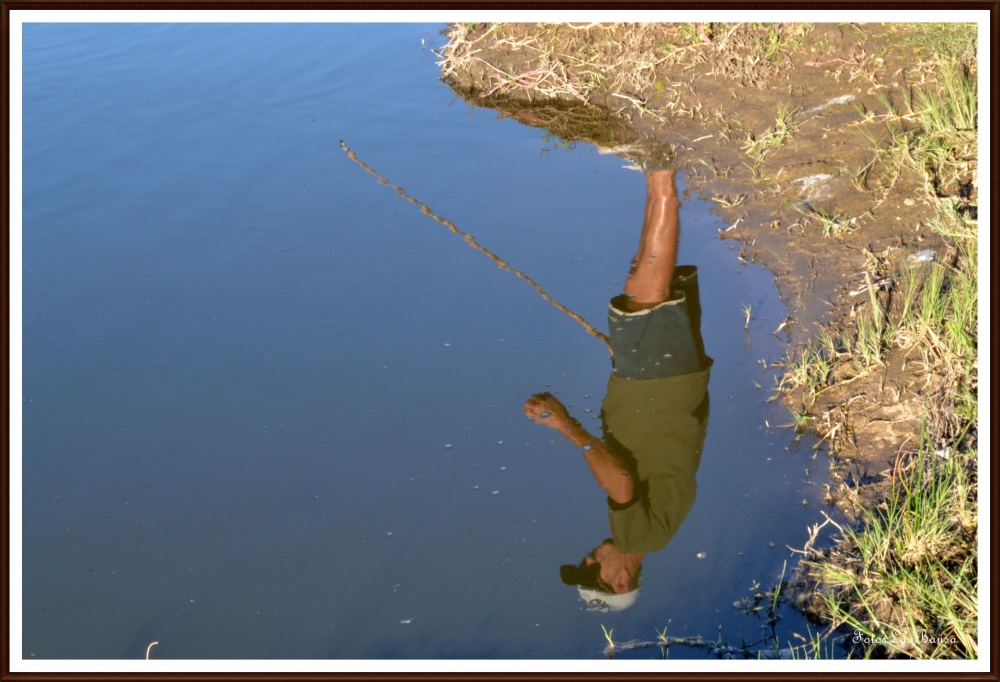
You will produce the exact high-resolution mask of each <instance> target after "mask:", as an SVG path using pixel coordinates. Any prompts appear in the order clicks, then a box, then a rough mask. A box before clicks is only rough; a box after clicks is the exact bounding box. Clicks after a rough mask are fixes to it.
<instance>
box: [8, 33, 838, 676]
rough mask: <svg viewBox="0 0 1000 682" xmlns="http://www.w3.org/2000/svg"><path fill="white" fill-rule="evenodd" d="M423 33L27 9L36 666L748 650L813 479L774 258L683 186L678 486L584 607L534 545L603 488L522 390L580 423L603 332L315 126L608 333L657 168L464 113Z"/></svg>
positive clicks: (585, 539)
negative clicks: (630, 595) (758, 258)
mask: <svg viewBox="0 0 1000 682" xmlns="http://www.w3.org/2000/svg"><path fill="white" fill-rule="evenodd" d="M440 28H441V27H440V26H436V25H413V24H410V25H370V26H362V25H305V24H303V25H196V24H190V25H183V24H181V25H156V24H148V25H87V24H78V25H58V24H48V25H28V26H26V27H25V29H24V113H23V116H24V149H25V153H24V227H23V231H24V233H23V243H24V253H23V272H24V274H23V302H24V317H23V325H24V328H23V347H24V351H23V352H24V356H23V358H24V359H23V376H24V402H23V410H24V412H23V466H24V478H23V488H22V490H23V513H24V519H23V530H24V544H23V552H24V558H23V569H24V579H23V598H24V605H23V636H24V639H23V655H24V657H25V658H31V657H34V658H141V657H142V656H143V655H144V652H145V649H146V646H147V644H149V642H151V641H154V640H155V641H159V643H160V644H159V646H158V647H156V648H155V649H154V656H155V657H157V658H317V659H322V658H392V657H403V658H445V657H460V658H492V657H503V658H579V657H583V658H590V657H595V656H598V655H599V652H600V649H601V648H602V646H603V644H604V639H603V635H602V633H601V625H604V626H605V627H608V628H614V630H615V637H616V639H620V640H626V639H631V638H652V637H654V636H655V629H656V628H661V629H662V627H663V626H664V625H666V624H667V622H668V621H670V631H671V633H672V634H675V635H686V634H694V635H697V634H701V635H704V636H705V637H706V638H714V637H716V636H717V635H718V632H719V626H720V625H721V626H722V629H723V636H724V638H726V639H729V640H730V641H733V642H737V641H739V639H740V638H741V637H742V638H743V639H744V640H746V641H750V642H752V641H756V640H757V639H758V638H759V635H760V627H761V621H760V620H759V619H755V618H752V617H748V616H738V615H736V614H735V611H736V609H735V608H734V607H733V602H734V601H737V600H739V599H740V598H742V597H744V596H746V595H748V594H749V593H750V592H749V590H750V588H751V586H752V585H753V581H759V582H760V583H762V584H763V585H764V586H765V587H766V586H768V585H770V584H771V583H772V582H773V581H774V580H775V579H776V578H777V577H778V576H779V575H780V573H781V571H782V564H783V562H784V561H785V560H789V561H791V559H790V554H789V552H788V551H787V549H785V546H786V545H792V546H801V545H802V543H803V542H804V541H805V539H806V536H805V533H804V529H805V526H806V525H807V524H810V523H814V522H815V521H816V520H817V517H818V516H819V508H820V506H821V505H820V503H819V499H818V495H819V490H818V487H819V483H822V480H821V479H820V478H819V477H818V474H819V471H817V470H822V469H825V462H824V459H825V458H823V457H821V458H820V459H819V460H818V461H812V460H811V459H810V457H811V456H812V454H813V452H812V451H811V450H810V449H809V448H808V447H805V446H802V445H800V446H799V447H794V446H793V443H792V439H793V435H792V434H791V433H790V431H789V430H787V429H785V430H782V429H774V428H772V429H771V430H767V429H766V428H765V420H767V422H769V423H770V425H771V426H772V427H773V426H776V425H778V424H785V423H787V422H788V421H789V417H788V413H787V411H786V410H785V409H784V408H782V407H780V406H778V405H777V404H776V403H775V404H767V403H766V400H767V398H768V397H769V396H770V391H768V390H758V389H757V388H756V385H757V384H759V385H761V386H763V389H768V388H770V387H772V386H773V383H774V382H773V375H772V374H771V373H765V372H764V371H763V369H762V366H761V365H760V364H759V363H758V361H759V360H761V359H763V360H765V361H767V362H772V361H776V360H780V359H781V357H782V354H783V352H784V350H783V346H782V345H781V342H780V340H779V339H778V338H777V337H775V336H773V335H772V332H773V331H774V330H775V328H776V327H778V325H779V324H780V323H781V321H782V320H783V319H784V315H785V310H784V307H783V306H782V304H781V303H780V301H779V299H778V295H777V292H776V290H775V289H774V287H773V285H772V278H771V277H770V276H769V274H768V273H767V272H766V271H765V270H763V269H762V268H758V267H752V266H751V267H745V266H741V265H740V264H739V261H738V260H737V258H736V255H735V253H734V251H733V250H732V247H731V246H730V244H729V243H728V242H724V241H722V240H719V239H718V238H717V234H718V230H719V228H720V227H722V226H721V225H720V224H719V223H718V221H717V220H716V219H715V218H714V217H713V216H712V215H710V214H709V213H708V206H707V205H706V204H705V203H703V202H701V201H700V200H698V199H697V198H696V197H682V198H683V199H684V203H683V204H682V207H681V210H680V222H681V238H680V258H679V262H680V263H685V264H693V265H696V266H697V267H698V269H699V272H700V275H699V279H700V295H701V307H702V323H701V332H702V335H703V339H704V345H705V350H706V352H707V354H708V355H709V356H711V357H712V358H713V359H714V366H713V367H712V369H711V381H710V384H709V387H708V393H709V395H710V410H709V412H708V416H707V427H706V429H705V436H704V443H703V448H702V452H701V457H700V464H699V465H698V468H697V492H696V494H695V499H694V503H693V506H692V507H691V509H690V511H689V512H688V513H687V516H686V518H685V519H684V521H683V523H682V524H680V525H679V527H678V528H675V529H674V534H673V536H672V538H671V539H670V540H669V543H668V544H667V546H666V547H665V548H664V549H662V550H659V551H656V552H652V553H649V554H647V555H646V557H645V559H644V561H643V566H642V579H641V589H640V592H639V596H638V598H637V599H636V601H635V603H634V605H632V606H631V607H630V608H628V609H626V610H623V611H620V612H606V613H602V612H592V611H589V610H588V608H587V605H586V604H585V603H584V602H583V601H581V599H580V597H579V595H578V592H577V589H576V588H575V587H570V586H566V585H564V584H562V582H561V581H560V569H559V567H560V566H561V565H564V564H574V565H575V564H577V563H578V562H580V561H581V560H582V559H583V558H584V556H585V555H587V553H588V552H590V551H591V550H592V549H594V548H595V547H597V546H598V545H600V543H601V542H602V541H603V540H604V539H605V538H607V537H609V536H610V535H611V531H610V530H609V519H608V504H607V501H606V497H605V495H604V493H603V492H602V490H601V489H600V488H599V487H598V485H597V483H596V482H595V480H594V477H593V476H592V475H591V472H590V470H589V469H588V467H587V464H586V462H585V461H584V458H583V457H582V456H581V451H580V449H579V448H577V447H576V446H574V445H573V444H572V443H571V442H569V441H568V440H565V439H562V438H560V437H559V435H558V434H557V433H556V432H554V431H551V430H549V429H546V428H544V427H543V426H539V425H538V424H535V423H533V422H532V421H531V420H528V419H526V418H525V414H524V407H523V406H524V403H525V401H526V400H527V399H528V398H529V397H530V396H532V395H534V394H537V393H541V392H545V391H548V392H550V393H552V395H553V396H555V397H557V398H558V399H559V400H560V401H561V402H562V403H563V404H565V405H566V406H567V409H568V410H569V412H570V413H571V414H572V415H573V416H574V417H575V418H577V419H578V420H579V421H580V422H581V424H582V425H583V427H584V428H587V429H588V430H590V431H591V433H593V434H597V435H598V436H600V435H601V434H602V429H601V426H602V422H601V420H600V419H599V415H600V413H601V405H602V400H603V399H604V397H605V392H606V390H607V386H608V379H609V376H610V374H611V369H612V367H611V362H610V360H609V357H608V350H607V348H606V347H605V346H604V344H603V343H602V342H601V341H600V340H598V339H597V338H595V337H594V336H593V335H590V334H588V333H587V332H586V331H585V329H584V328H583V327H582V326H581V325H580V324H578V323H577V322H576V321H574V320H573V319H571V318H570V317H568V316H567V315H565V314H564V313H562V312H560V311H559V310H557V309H556V308H554V307H553V306H552V305H551V304H550V303H548V302H547V301H545V300H544V299H543V298H542V297H541V296H540V295H539V294H538V293H537V292H536V291H535V289H533V288H532V287H531V286H529V284H527V283H526V282H525V281H524V280H522V279H519V278H518V277H516V276H514V275H512V274H511V273H510V272H506V271H504V270H502V269H500V268H498V267H497V264H496V263H495V262H493V261H492V260H490V259H489V258H487V257H485V256H484V255H483V254H482V253H479V252H477V251H475V250H474V249H472V248H470V246H469V244H467V243H466V242H465V241H463V239H462V238H461V237H459V236H456V235H455V234H453V233H452V232H450V231H449V230H448V229H447V227H446V226H445V225H443V224H441V223H439V222H435V221H434V220H432V219H430V218H429V217H427V216H426V215H424V214H423V213H422V212H421V209H420V208H419V207H417V206H414V205H413V204H411V203H407V202H406V201H404V200H403V199H402V198H401V197H399V196H398V195H397V194H396V193H395V192H394V191H393V190H392V189H391V188H388V187H385V186H383V185H381V184H379V183H378V181H377V180H376V179H375V178H374V177H373V176H372V175H370V174H368V173H366V172H365V171H364V170H363V169H362V168H361V167H360V166H359V165H358V164H356V163H354V162H353V161H352V160H351V159H350V158H348V156H347V155H346V154H345V153H344V152H343V151H342V150H341V148H340V147H339V145H338V141H339V140H341V139H343V140H344V141H345V142H346V143H347V144H348V145H349V146H350V148H351V149H353V150H354V151H355V152H356V153H357V156H358V158H359V159H360V160H363V161H364V162H365V163H367V164H368V165H370V166H371V167H372V168H374V169H375V170H377V171H378V172H379V173H381V174H382V175H384V176H386V177H387V178H389V180H390V181H391V182H392V183H395V184H397V185H399V186H400V187H402V188H405V191H406V192H407V193H408V194H409V195H412V196H413V197H415V198H417V199H419V200H420V201H421V202H423V203H425V204H426V205H428V206H430V207H431V209H432V210H433V211H434V212H435V213H437V214H439V215H441V216H443V217H444V218H447V219H448V220H450V221H452V222H453V223H454V225H456V226H457V227H458V229H461V230H463V231H465V232H468V233H470V234H472V235H474V237H475V239H476V241H477V242H478V243H479V244H481V245H482V246H483V247H484V248H486V249H488V250H489V251H490V252H492V253H494V254H496V255H497V257H499V258H501V259H503V260H504V261H505V262H507V263H508V264H509V266H510V267H511V268H516V269H518V270H520V271H521V272H523V273H524V274H525V275H527V276H529V277H531V278H532V280H534V281H535V282H536V283H537V284H538V285H539V286H540V287H542V288H543V289H544V290H545V292H546V293H547V294H548V295H549V296H551V297H553V298H555V299H557V300H558V301H559V303H561V304H562V305H565V306H566V307H568V308H569V309H571V310H572V311H574V312H575V313H577V314H579V315H580V316H582V317H583V318H584V319H585V320H587V321H589V322H591V323H593V325H594V326H595V327H596V328H597V329H599V330H601V331H602V332H604V333H607V332H608V326H607V325H608V322H607V316H608V301H609V299H610V298H611V297H612V296H613V295H616V294H619V293H621V291H622V285H623V282H624V280H625V277H626V275H627V274H628V271H629V263H630V261H631V259H632V258H633V256H634V255H635V253H636V249H637V246H638V243H639V235H640V232H641V230H642V224H643V210H644V205H645V201H646V185H645V180H644V177H643V175H642V173H638V172H635V171H632V170H628V169H624V168H623V167H622V166H623V164H624V163H625V162H624V161H623V160H622V159H619V158H617V157H615V156H613V155H601V154H598V153H597V152H596V150H595V149H594V148H592V147H587V146H579V147H577V148H576V149H575V150H572V151H570V152H566V151H559V152H552V153H548V154H546V153H545V152H544V150H545V148H546V146H547V143H546V142H545V141H543V139H542V138H543V134H544V133H543V131H540V130H536V129H532V128H528V127H525V126H522V125H520V124H518V123H515V122H512V121H509V120H499V119H498V118H497V117H496V115H495V114H494V113H492V112H490V111H486V110H478V109H476V110H470V109H468V108H467V107H466V106H465V105H464V104H463V103H461V102H456V101H454V97H453V95H452V93H451V91H450V90H449V89H448V88H447V87H446V86H445V85H443V84H441V83H440V82H439V80H438V78H439V71H438V68H437V67H436V66H435V64H434V56H433V55H432V54H431V53H430V47H431V44H432V43H433V44H438V45H439V44H440V43H441V42H442V40H443V39H442V38H441V37H440V36H439V35H438V33H437V32H438V30H439V29H440ZM421 39H424V41H425V42H426V45H425V46H424V47H423V48H422V46H421ZM678 178H679V179H678V182H679V185H680V187H681V189H682V190H683V178H682V177H681V176H680V175H679V176H678ZM743 305H750V306H752V315H753V318H754V319H752V320H751V321H750V324H749V333H747V332H745V331H744V314H743V309H742V306H743ZM807 468H808V469H811V470H812V471H813V479H812V480H813V481H814V482H815V483H816V484H815V485H807V484H806V482H805V478H806V474H805V471H804V470H805V469H807ZM804 499H805V500H807V501H808V503H809V506H808V507H805V508H803V500H804ZM771 543H773V544H774V546H775V547H774V549H772V548H771V547H770V544H771ZM699 557H703V558H699ZM784 616H785V618H784V620H783V621H782V626H781V627H782V628H784V633H785V634H784V635H783V636H784V637H785V638H786V639H787V638H790V635H789V634H788V633H790V632H791V631H798V632H802V633H804V632H805V624H804V622H803V621H801V620H800V619H799V618H798V617H797V616H796V615H795V614H794V613H792V612H786V613H784ZM650 655H652V654H651V653H650V652H649V651H646V652H641V656H642V657H649V656H650ZM671 656H673V657H683V656H695V657H702V656H704V653H703V652H700V651H696V650H688V651H684V650H680V649H678V650H675V651H672V652H671Z"/></svg>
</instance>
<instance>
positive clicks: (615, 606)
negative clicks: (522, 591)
mask: <svg viewBox="0 0 1000 682" xmlns="http://www.w3.org/2000/svg"><path fill="white" fill-rule="evenodd" d="M646 189H647V200H646V213H645V218H644V221H643V228H642V237H641V239H640V242H639V252H638V254H636V257H635V259H634V260H633V261H632V268H631V271H630V273H629V276H628V278H627V279H626V281H625V293H624V294H622V295H619V296H616V297H615V298H613V299H611V305H610V310H609V314H608V322H609V326H610V335H609V336H610V347H611V353H612V365H613V369H612V373H611V377H610V379H609V380H608V390H607V395H606V397H605V399H604V403H603V405H602V410H601V417H602V425H603V431H604V437H603V438H598V437H596V436H593V435H591V434H590V433H588V432H587V430H586V429H584V428H583V426H582V425H581V424H580V422H578V421H577V420H576V419H574V418H573V417H572V416H570V414H569V412H568V411H567V410H566V408H565V407H564V406H563V405H562V403H560V402H559V400H558V399H556V398H555V397H554V396H552V395H551V394H549V393H541V394H538V395H534V396H532V397H531V398H529V399H528V400H527V402H526V403H525V405H524V411H525V414H527V415H528V416H529V417H530V418H532V419H534V420H535V421H536V422H538V423H539V424H545V425H546V426H548V427H550V428H553V429H556V430H558V431H559V432H560V433H563V434H564V435H566V436H567V437H568V438H569V439H570V440H571V441H572V442H573V444H574V445H576V446H578V447H580V448H582V449H583V457H584V459H585V460H586V462H587V464H588V466H589V467H590V471H591V473H592V474H593V475H594V478H595V479H596V480H597V483H598V484H599V485H600V486H601V488H602V489H603V490H604V491H605V492H606V493H607V496H608V500H607V502H608V516H609V520H610V525H611V537H610V538H608V539H607V540H605V541H604V542H602V543H601V544H600V545H599V546H597V547H596V548H594V550H593V551H591V552H590V553H589V554H588V555H587V556H586V557H584V559H583V560H582V561H581V562H580V564H579V565H578V566H573V565H567V566H562V567H561V568H560V574H561V577H562V580H563V582H564V583H566V584H569V585H578V586H579V590H580V595H581V597H582V598H583V599H584V600H585V601H586V602H588V605H589V606H590V608H592V609H600V610H614V611H617V610H621V609H624V608H628V607H629V606H631V605H632V604H633V603H634V602H635V600H636V598H637V596H638V592H639V576H640V573H641V571H642V559H643V556H644V555H646V554H648V553H650V552H656V551H659V550H661V549H663V548H664V547H665V546H666V545H667V542H669V541H670V538H672V537H673V536H674V534H675V533H676V532H677V529H678V528H679V527H680V525H681V523H682V522H683V521H684V518H685V516H687V513H688V511H689V510H690V509H691V506H692V504H693V503H694V496H695V474H696V472H697V470H698V463H699V461H700V459H701V450H702V445H703V443H704V440H705V427H706V425H707V423H708V378H709V368H710V367H711V364H712V359H711V358H709V357H707V356H706V355H705V350H704V345H703V343H702V339H701V331H700V325H701V308H700V305H699V301H698V279H697V269H696V268H695V267H694V266H684V265H682V266H676V262H677V241H678V234H679V231H680V226H679V220H678V211H679V208H680V201H679V200H678V198H677V189H676V186H675V184H674V172H673V171H662V170H661V171H654V172H650V173H648V174H647V175H646Z"/></svg>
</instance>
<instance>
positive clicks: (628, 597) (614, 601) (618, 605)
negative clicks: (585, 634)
mask: <svg viewBox="0 0 1000 682" xmlns="http://www.w3.org/2000/svg"><path fill="white" fill-rule="evenodd" d="M576 589H577V592H579V593H580V599H582V600H583V601H584V602H586V604H587V610H588V611H599V612H601V613H607V612H608V611H624V610H625V609H627V608H628V607H630V606H632V604H634V603H635V600H636V599H638V598H639V588H636V589H634V590H632V591H631V592H626V593H625V594H612V593H610V592H601V591H600V590H592V589H588V588H585V587H577V588H576Z"/></svg>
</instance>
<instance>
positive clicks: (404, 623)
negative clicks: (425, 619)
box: [399, 616, 416, 625]
mask: <svg viewBox="0 0 1000 682" xmlns="http://www.w3.org/2000/svg"><path fill="white" fill-rule="evenodd" d="M413 618H416V616H414V617H413ZM413 618H407V619H406V620H401V621H399V623H400V625H409V624H410V623H412V622H413Z"/></svg>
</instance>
